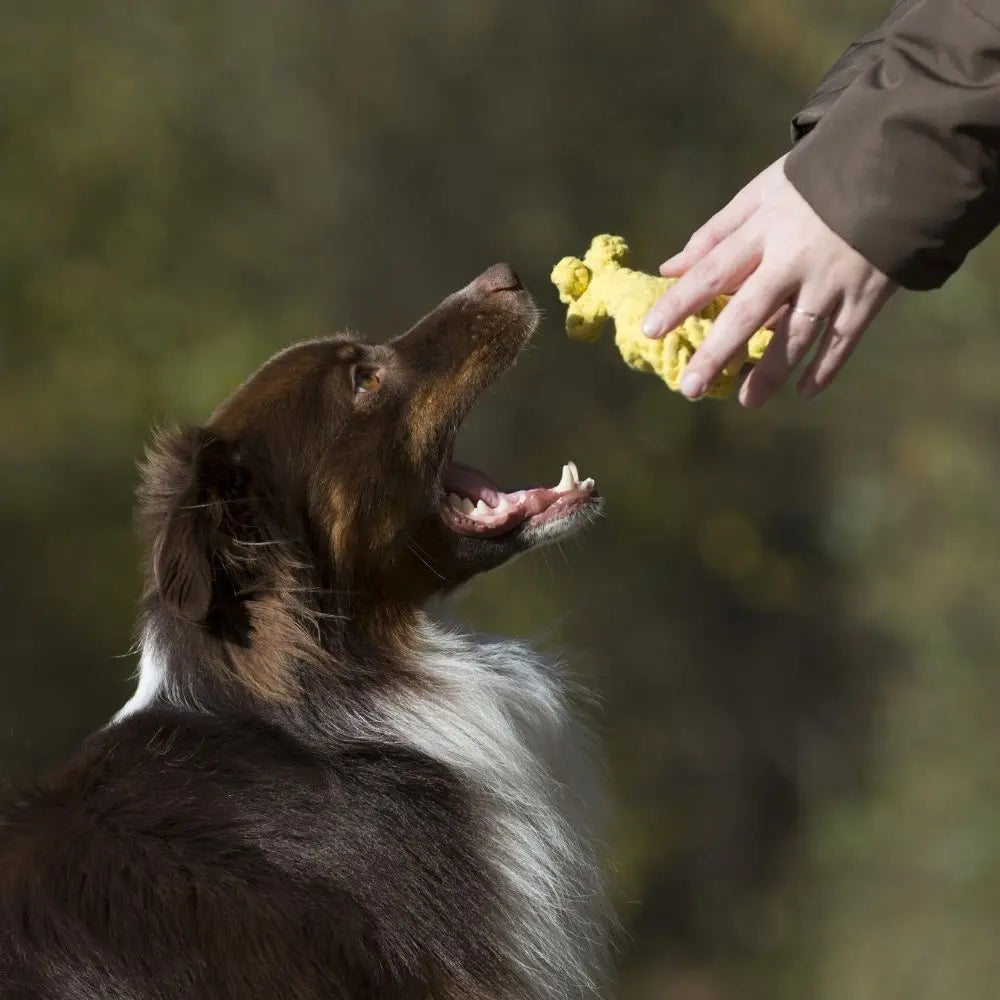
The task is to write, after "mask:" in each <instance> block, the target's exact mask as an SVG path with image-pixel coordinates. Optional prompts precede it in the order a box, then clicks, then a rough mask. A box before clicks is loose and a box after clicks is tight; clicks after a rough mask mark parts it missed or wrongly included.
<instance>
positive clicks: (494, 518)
mask: <svg viewBox="0 0 1000 1000" xmlns="http://www.w3.org/2000/svg"><path fill="white" fill-rule="evenodd" d="M441 485H442V486H443V487H444V493H445V495H444V497H443V498H442V501H441V516H442V517H443V518H444V521H445V523H446V524H447V525H448V526H449V527H450V528H451V529H452V530H453V531H456V532H458V533H459V534H462V535H501V534H505V533H507V532H509V531H513V530H514V529H515V528H517V527H518V526H519V525H522V524H524V523H525V522H526V521H530V522H531V523H532V524H535V525H540V524H543V523H547V522H549V521H556V520H559V519H561V518H563V517H566V516H568V515H569V514H572V513H574V512H575V511H576V510H577V509H578V508H580V507H582V506H584V505H586V504H588V503H589V502H590V501H591V500H595V499H596V497H597V490H596V488H595V486H594V480H593V479H584V480H583V481H581V480H580V475H579V473H578V471H577V468H576V465H575V464H574V463H573V462H567V463H566V465H564V466H563V470H562V478H561V479H560V480H559V482H558V483H557V484H556V485H555V486H552V487H544V486H543V487H537V488H535V489H524V490H514V491H512V492H510V493H506V492H504V491H503V490H501V489H500V487H499V486H497V485H496V483H494V482H493V481H492V480H491V479H490V478H489V477H488V476H487V475H486V474H485V473H483V472H480V471H479V470H478V469H474V468H472V467H471V466H469V465H463V464H461V463H459V462H450V463H449V464H448V465H446V466H445V469H444V472H443V474H442V477H441Z"/></svg>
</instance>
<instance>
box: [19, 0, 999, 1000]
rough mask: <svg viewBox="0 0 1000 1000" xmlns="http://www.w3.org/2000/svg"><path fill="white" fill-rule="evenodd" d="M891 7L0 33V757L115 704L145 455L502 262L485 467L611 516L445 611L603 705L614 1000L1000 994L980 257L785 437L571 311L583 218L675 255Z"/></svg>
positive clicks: (892, 321) (364, 17)
mask: <svg viewBox="0 0 1000 1000" xmlns="http://www.w3.org/2000/svg"><path fill="white" fill-rule="evenodd" d="M887 6H888V4H887V3H886V4H882V3H880V2H876V0H851V2H845V3H840V4H837V5H834V4H832V3H831V4H826V5H820V6H819V7H817V5H815V4H811V3H807V2H806V0H744V2H743V3H740V4H731V3H724V2H722V0H710V2H708V3H704V4H684V5H680V4H665V3H652V2H649V0H618V2H617V3H615V4H601V3H597V2H581V3H577V4H574V5H572V7H570V6H568V5H564V4H534V3H530V2H528V0H508V2H506V3H502V4H501V3H498V2H495V0H481V2H477V3H467V2H463V0H430V2H428V3H424V4H419V5H417V4H408V3H404V2H402V0H384V2H372V3H367V4H362V3H358V2H338V3H328V2H324V3H321V2H319V0H284V2H282V3H277V2H271V0H267V2H263V3H259V4H252V5H251V4H245V3H238V2H236V0H215V2H213V3H208V4H203V3H194V2H190V0H167V2H163V3H159V4H143V3H129V2H125V0H49V2H48V3H44V4H28V3H26V2H23V0H11V2H7V3H5V4H3V5H0V195H2V196H0V474H2V481H3V484H4V489H3V490H2V491H0V548H2V552H3V572H2V574H0V616H2V619H3V620H2V627H0V664H2V669H3V675H2V676H3V685H4V686H3V691H4V697H3V699H2V702H0V771H2V773H3V774H4V775H5V776H6V777H7V778H9V779H25V778H30V777H32V776H34V775H36V774H38V773H40V772H41V771H42V770H43V769H44V768H45V767H48V766H50V765H52V764H53V763H55V762H56V761H58V760H59V759H60V758H61V757H62V756H63V755H65V754H66V753H67V752H69V750H70V749H71V748H72V746H73V745H74V744H75V742H76V741H77V740H79V739H80V738H81V737H82V736H83V735H84V734H85V733H87V732H88V731H90V730H92V729H94V728H95V727H97V726H99V725H101V724H102V723H103V721H104V720H106V719H107V718H108V716H109V715H110V714H111V713H112V712H113V711H114V710H115V709H116V708H117V707H118V706H119V705H120V704H121V703H122V702H123V701H124V700H125V698H126V697H127V695H128V693H129V690H130V687H131V681H130V680H129V674H130V672H131V670H132V669H133V668H134V658H133V657H131V656H129V655H128V653H129V649H130V646H131V639H130V626H131V618H132V613H133V608H134V605H135V601H136V597H137V591H138V573H137V570H136V566H137V561H138V553H137V551H136V546H135V543H134V541H133V539H132V534H131V526H130V506H131V490H132V485H133V480H134V467H133V466H134V461H135V459H136V458H137V457H138V456H139V455H140V454H141V450H142V445H143V442H144V440H145V439H146V438H147V437H148V434H149V429H150V426H151V425H152V424H154V423H156V422H168V421H197V420H199V419H201V418H203V417H205V416H206V415H207V413H208V412H209V411H210V410H211V408H212V406H213V405H214V404H215V403H216V402H217V401H218V400H220V399H221V398H222V397H223V396H224V395H226V394H227V393H228V392H229V391H230V390H231V389H232V388H233V387H234V386H235V385H236V384H237V383H238V382H239V381H240V380H241V379H242V378H243V377H244V376H245V375H246V374H247V373H248V372H249V371H250V370H251V369H252V368H253V367H254V366H255V365H256V364H258V363H259V362H260V361H262V360H263V359H264V358H266V357H267V356H268V355H269V354H270V353H271V352H273V351H274V350H276V349H277V348H279V347H281V346H283V345H285V344H287V343H289V342H291V341H294V340H296V339H300V338H305V337H310V336H314V335H318V334H322V333H325V332H328V331H332V330H335V329H339V328H344V327H348V328H351V329H356V330H361V331H363V332H364V333H365V334H366V335H368V336H370V337H371V338H374V339H377V338H382V337H385V336H388V335H390V334H394V333H397V332H399V331H401V330H403V329H405V328H406V327H407V326H408V325H409V324H410V323H411V322H412V321H413V320H414V319H415V318H417V316H419V315H420V314H421V313H422V312H424V311H426V310H427V309H429V308H430V307H431V306H432V305H434V304H435V303H436V302H437V301H438V300H439V299H440V298H441V297H442V296H443V295H445V294H447V293H448V292H450V291H452V290H453V289H454V288H456V287H458V286H459V285H461V284H464V283H465V282H466V281H467V280H469V279H470V278H471V277H473V276H474V275H475V274H477V273H478V272H479V271H481V270H482V269H483V268H485V267H486V266H488V265H489V264H490V263H492V262H494V261H495V260H498V259H508V260H510V261H512V262H513V263H514V264H515V265H516V266H517V267H518V269H519V270H520V272H521V274H522V277H524V279H525V280H526V283H527V284H528V285H529V287H531V288H532V289H533V290H534V291H535V292H536V294H537V297H538V298H539V300H540V302H541V303H542V304H543V305H544V306H545V307H546V309H547V310H548V313H549V316H548V318H547V319H546V321H545V322H544V324H543V327H542V330H541V332H540V334H539V336H538V338H537V339H536V341H535V346H534V349H533V350H532V351H530V352H529V353H527V354H526V356H525V357H524V359H523V360H522V363H521V364H520V365H519V367H518V368H517V370H516V371H515V372H514V373H513V374H512V375H511V376H509V377H508V378H507V379H506V380H505V381H504V382H503V383H502V384H500V385H499V386H498V387H497V388H496V389H495V390H494V391H493V392H492V393H491V395H490V397H489V399H488V400H487V401H486V402H485V403H484V404H483V405H482V407H481V408H480V409H479V410H478V411H477V412H476V413H474V414H473V416H472V418H471V419H470V421H469V423H468V425H467V427H466V429H465V431H464V432H463V437H462V440H461V442H460V448H459V452H460V454H461V455H464V456H466V457H468V458H470V459H471V460H473V461H475V462H481V463H482V464H485V465H487V466H488V467H489V468H490V469H491V470H492V471H495V472H496V473H497V475H498V477H499V478H500V479H501V480H502V481H503V482H505V483H508V484H511V485H514V484H522V483H524V482H538V481H543V482H544V481H549V480H552V481H554V477H555V476H556V475H557V473H558V469H559V467H560V465H561V463H562V462H563V461H564V460H565V459H566V458H567V457H573V458H575V459H576V460H577V462H578V463H579V465H580V468H581V472H582V474H583V475H594V476H596V477H597V480H598V484H599V486H600V487H601V490H602V492H603V493H604V494H605V495H606V497H607V514H608V516H607V518H606V519H605V520H604V521H603V522H602V523H601V525H600V526H599V527H598V528H597V529H596V530H594V531H592V532H591V534H590V535H588V536H586V537H584V538H582V539H580V540H579V541H578V542H574V543H573V544H571V545H568V546H565V547H564V548H563V549H562V550H552V551H549V552H547V553H545V554H544V555H539V556H536V557H534V558H533V559H530V560H522V561H520V562H518V563H517V564H515V565H513V566H511V567H510V568H508V569H506V570H504V571H502V572H500V573H497V574H494V575H492V576H491V577H488V578H486V579H483V580H482V581H480V582H479V583H478V584H476V585H475V586H473V587H472V588H470V589H469V590H468V592H467V594H466V595H464V596H463V597H462V598H461V599H460V601H459V604H458V608H457V609H456V610H457V613H458V614H459V615H460V616H461V617H462V618H464V619H465V620H467V621H469V622H471V623H472V624H473V625H475V626H476V627H479V628H482V629H486V630H495V631H497V632H502V633H510V634H520V635H527V636H533V637H536V638H537V640H538V641H539V642H540V643H542V644H543V645H545V646H546V647H548V648H551V649H552V650H553V651H554V652H561V653H563V654H565V655H566V656H567V658H568V659H570V660H571V661H572V662H573V663H574V664H575V665H576V667H577V669H578V670H579V671H580V672H581V673H582V674H583V675H584V676H585V677H586V678H587V679H588V680H589V682H590V683H591V685H592V686H593V687H594V689H595V690H596V691H597V692H598V693H599V694H600V696H601V699H602V701H603V709H602V711H601V712H600V713H599V714H598V726H599V729H600V731H601V733H602V736H603V739H604V743H605V747H606V756H607V760H608V776H609V784H610V786H611V789H612V809H611V812H612V816H613V822H612V827H611V830H610V832H609V835H608V849H609V853H610V854H611V856H612V857H613V859H614V877H615V880H616V887H617V893H618V896H619V899H620V901H621V912H622V916H623V920H624V923H625V927H626V930H627V932H628V933H627V935H626V938H625V941H624V942H623V946H622V960H621V966H622V977H621V978H622V995H623V996H624V997H625V998H626V1000H652V998H660V997H671V998H680V1000H729V998H736V997H740V998H762V1000H763V998H768V1000H786V998H787V1000H801V998H802V997H809V998H815V1000H827V998H829V1000H833V998H837V1000H842V998H845V997H847V998H851V1000H869V998H871V1000H875V998H878V1000H893V998H906V1000H932V998H933V1000H937V998H942V1000H944V998H952V997H956V996H961V997H987V996H993V995H995V994H996V986H995V983H996V981H997V979H998V974H1000V959H998V958H997V957H996V955H997V952H996V949H995V947H994V945H993V941H992V936H993V929H994V927H995V926H996V925H997V922H998V920H1000V874H998V873H1000V866H998V862H1000V857H998V855H1000V836H998V833H1000V815H998V813H1000V806H998V805H997V803H998V801H1000V797H998V792H1000V788H998V787H997V786H998V781H1000V757H998V739H997V737H996V734H995V729H996V725H995V706H996V704H997V698H998V695H1000V681H998V674H997V672H996V671H995V669H994V660H995V658H996V653H997V650H998V648H1000V634H998V633H1000V585H998V584H1000V579H998V576H1000V574H998V570H997V567H996V557H995V547H996V542H997V539H998V534H1000V528H998V526H997V517H996V496H997V486H998V479H1000V477H998V471H1000V470H998V458H997V447H996V427H997V424H998V417H1000V402H998V398H997V393H996V391H995V383H996V380H997V376H998V374H1000V341H998V338H997V336H996V329H997V315H998V313H1000V290H998V286H997V283H996V281H995V275H996V273H997V268H998V266H1000V248H998V245H997V243H996V241H992V242H989V243H988V244H987V245H986V246H984V247H983V248H981V249H980V250H979V251H978V252H977V253H976V254H975V255H974V258H973V260H972V261H971V262H970V264H969V265H968V266H967V267H966V268H965V269H964V270H963V271H962V272H961V273H960V274H959V275H958V276H956V277H955V278H954V279H953V280H952V281H951V282H950V283H949V285H948V286H947V287H946V288H945V289H944V290H943V291H941V292H938V293H935V294H933V295H921V296H909V297H903V296H901V297H899V299H897V301H896V302H895V303H894V304H893V305H892V306H891V308H890V309H889V310H888V311H887V312H886V313H885V314H884V316H883V317H882V318H881V319H880V320H879V321H878V323H877V325H876V327H875V329H874V330H873V331H872V332H871V334H870V335H869V337H868V339H867V340H866V342H865V343H864V345H863V346H862V348H861V350H860V351H859V353H858V355H857V356H856V357H855V359H853V360H852V362H851V363H850V365H849V367H848V369H847V370H846V372H845V374H844V375H843V376H842V377H841V380H840V382H839V383H838V384H837V386H836V387H835V388H834V389H833V390H831V391H830V392H829V393H827V394H825V395H824V396H821V397H820V399H819V400H818V401H816V402H815V403H812V404H809V405H808V406H807V405H804V404H801V403H799V402H798V401H796V400H795V399H794V397H793V396H792V394H791V393H785V394H784V396H783V397H782V398H780V399H779V400H778V401H776V402H774V403H772V404H770V405H769V406H768V407H767V408H765V409H764V410H763V411H760V412H746V411H743V410H741V409H740V408H739V407H738V406H736V405H735V404H734V403H729V404H724V405H721V404H714V403H704V404H699V405H691V404H688V403H685V402H684V401H682V400H681V399H679V398H678V397H676V396H673V395H671V394H669V393H667V392H666V391H665V390H664V389H663V388H662V387H661V386H660V384H659V383H658V382H656V381H655V380H654V379H651V378H647V377H642V376H638V375H635V374H633V373H630V372H628V371H626V370H625V369H624V368H623V367H622V366H621V364H620V363H619V361H618V360H617V356H616V354H615V353H614V351H613V349H612V348H611V347H610V345H609V344H602V345H600V346H597V347H591V348H584V347H581V346H580V345H577V344H572V343H569V342H567V341H566V340H565V339H564V338H563V336H562V334H561V332H560V309H559V306H558V303H557V301H556V299H555V296H554V294H553V291H552V289H551V288H550V287H549V285H548V282H547V275H548V270H549V268H550V266H551V264H552V263H553V262H554V261H555V260H557V259H558V258H559V257H561V256H562V255H564V254H566V253H580V252H581V251H582V250H583V249H584V248H585V246H586V244H587V241H588V240H589V238H590V237H591V236H592V235H593V234H594V233H597V232H621V233H623V234H625V235H626V236H627V237H628V239H629V242H630V243H631V244H632V247H633V251H634V255H635V259H636V261H637V263H638V265H640V266H645V267H646V268H648V269H652V268H653V267H655V265H656V263H657V262H658V261H659V260H660V259H662V258H663V257H665V256H667V255H668V253H669V252H671V251H672V250H674V249H676V248H677V247H678V246H679V245H680V244H681V243H682V242H683V240H684V239H685V238H686V236H687V234H688V233H689V232H690V231H691V230H692V229H693V228H694V227H695V226H697V225H698V224H700V223H701V222H702V221H703V220H704V219H705V218H706V217H707V216H708V215H709V214H710V213H711V212H712V211H714V210H715V209H716V208H718V207H719V206H720V204H722V203H723V202H724V201H725V200H726V199H727V198H728V197H729V196H730V195H731V194H732V193H734V192H735V191H736V190H737V188H738V187H739V186H741V184H742V183H743V182H744V181H745V180H746V179H748V178H749V177H750V176H752V175H753V174H754V173H756V172H757V170H759V169H760V168H762V167H763V166H764V165H765V164H766V163H768V162H770V160H771V159H773V157H774V156H776V155H777V154H778V153H779V152H780V151H781V150H782V148H783V146H784V143H785V138H786V134H787V125H786V123H787V119H788V118H789V116H790V114H791V113H792V112H793V111H794V110H795V108H796V106H797V103H799V102H801V101H802V100H804V98H805V96H806V94H807V93H808V92H809V90H810V88H811V87H812V86H813V85H814V84H815V83H816V82H817V81H818V79H819V77H820V75H821V74H822V72H823V70H824V69H825V67H826V66H827V65H828V64H829V63H830V62H831V61H832V60H833V59H834V58H835V57H836V55H837V54H838V53H839V51H840V50H841V49H842V48H843V47H844V46H846V44H847V43H848V42H849V41H850V40H851V39H852V38H853V37H855V36H856V35H857V34H859V33H860V32H861V31H862V30H864V29H866V28H868V27H869V26H871V25H873V24H874V23H876V22H877V21H878V20H880V18H881V17H882V16H883V14H884V13H885V7H887Z"/></svg>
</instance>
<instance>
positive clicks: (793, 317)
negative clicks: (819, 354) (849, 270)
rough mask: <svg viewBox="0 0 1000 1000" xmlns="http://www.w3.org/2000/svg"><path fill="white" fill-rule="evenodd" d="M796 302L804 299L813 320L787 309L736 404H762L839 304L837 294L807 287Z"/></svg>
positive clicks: (826, 325)
mask: <svg viewBox="0 0 1000 1000" xmlns="http://www.w3.org/2000/svg"><path fill="white" fill-rule="evenodd" d="M797 298H798V301H799V302H808V303H809V305H810V309H814V310H815V315H817V316H821V317H823V319H822V320H820V321H817V320H813V319H811V318H810V317H809V316H807V315H804V314H803V313H800V312H795V310H794V309H792V308H789V309H788V310H786V311H785V313H784V314H783V315H782V317H781V319H780V320H779V321H778V323H777V324H776V325H775V326H774V327H773V329H774V336H773V337H772V338H771V343H770V344H768V346H767V350H766V351H765V352H764V357H763V358H761V360H760V361H758V362H757V364H756V365H755V366H754V369H753V371H752V372H751V373H750V374H749V375H748V376H747V379H746V381H745V382H744V383H743V385H742V387H741V388H740V403H742V404H743V406H747V407H757V406H763V405H764V403H766V402H767V401H768V400H769V399H770V398H771V397H772V396H773V395H774V394H775V393H776V392H777V391H778V390H779V389H780V388H781V387H782V386H783V385H784V384H785V382H787V381H788V377H789V375H791V373H792V372H793V371H795V369H796V368H798V366H799V365H800V364H801V362H802V361H803V360H804V359H805V357H806V355H807V354H808V353H809V350H810V348H811V347H812V346H813V344H815V343H816V341H817V340H819V339H820V337H821V336H822V334H823V333H824V332H825V331H828V330H829V329H830V328H831V327H832V326H833V324H834V322H835V320H836V311H837V307H838V305H839V303H840V297H839V295H837V294H835V293H834V294H831V293H829V292H828V293H826V294H825V295H820V294H818V293H816V292H815V291H810V290H809V288H808V286H807V288H806V289H804V290H802V291H800V292H799V293H798V295H797Z"/></svg>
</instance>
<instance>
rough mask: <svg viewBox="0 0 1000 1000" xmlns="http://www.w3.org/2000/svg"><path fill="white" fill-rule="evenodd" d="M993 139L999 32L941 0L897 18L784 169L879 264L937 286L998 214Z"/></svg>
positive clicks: (911, 281) (895, 274)
mask: <svg viewBox="0 0 1000 1000" xmlns="http://www.w3.org/2000/svg"><path fill="white" fill-rule="evenodd" d="M973 2H974V3H979V4H980V5H981V3H982V0H973ZM998 146H1000V45H998V43H997V32H996V30H995V29H993V30H991V29H990V26H989V25H988V24H986V23H984V21H983V15H982V13H981V12H980V11H977V10H975V9H972V5H967V4H964V3H962V2H961V0H942V2H940V3H924V4H917V5H916V6H915V7H913V8H912V9H911V10H910V12H909V13H908V14H907V15H906V16H905V17H904V18H902V19H901V20H900V21H899V22H898V24H897V25H896V29H895V30H894V31H893V32H892V33H891V35H890V36H889V37H887V38H886V39H885V41H884V42H883V44H882V46H881V54H880V57H879V58H878V59H877V60H876V61H875V62H874V63H873V64H872V65H870V66H869V67H868V68H867V69H865V70H864V71H863V72H861V73H860V74H859V75H858V76H857V77H856V78H855V79H854V81H853V82H852V83H850V84H849V85H848V86H847V87H846V88H845V89H844V90H843V92H842V93H841V94H840V96H839V97H838V98H837V99H836V100H835V102H834V103H833V104H832V105H831V106H830V107H829V109H828V110H827V111H826V114H825V115H823V117H822V119H821V120H820V121H819V123H818V124H817V125H816V126H815V128H814V129H813V130H812V132H811V134H810V136H809V140H808V142H804V143H800V144H799V145H798V146H796V147H795V148H794V149H793V150H792V152H791V153H790V154H789V155H788V157H787V158H786V160H785V174H786V176H787V177H788V179H789V180H790V181H791V183H792V184H793V185H794V186H795V187H796V189H797V190H798V191H799V193H800V194H801V195H802V196H803V197H804V198H805V199H806V201H807V202H809V204H810V205H811V206H812V208H813V210H814V211H815V212H816V213H817V214H818V215H819V217H820V218H821V219H822V220H823V221H824V222H825V223H826V224H827V225H828V226H829V227H830V228H831V229H833V231H834V232H836V233H837V234H838V235H840V236H841V237H842V238H843V239H844V240H846V241H847V242H848V243H850V244H851V246H853V247H854V248H855V249H856V250H858V251H859V252H860V253H861V254H862V255H863V256H864V257H866V258H867V259H868V260H869V261H870V262H871V263H872V264H874V265H875V266H876V267H878V268H879V269H880V270H881V271H883V272H884V273H885V274H887V275H889V276H890V277H891V278H893V279H894V280H895V281H897V282H898V283H899V284H901V285H903V286H904V287H906V288H911V289H929V288H937V287H938V286H940V285H941V284H943V283H944V281H945V280H946V279H947V278H948V277H949V276H950V275H951V274H952V273H953V272H954V271H955V270H956V269H957V268H958V267H959V265H960V264H961V263H962V261H963V260H964V259H965V256H966V254H967V253H968V252H969V251H970V250H971V249H972V248H973V247H974V246H975V245H976V244H977V243H979V242H980V241H981V240H982V239H984V238H985V237H986V236H987V235H988V234H989V232H990V231H991V230H992V229H993V228H995V226H996V225H997V224H998V222H1000V188H998V186H997V183H998V174H1000V168H998V160H1000V155H998Z"/></svg>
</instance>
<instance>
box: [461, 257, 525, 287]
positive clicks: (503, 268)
mask: <svg viewBox="0 0 1000 1000" xmlns="http://www.w3.org/2000/svg"><path fill="white" fill-rule="evenodd" d="M472 284H473V287H474V288H475V289H476V291H478V292H480V293H481V294H483V295H492V294H493V293H494V292H516V291H518V290H519V289H521V288H523V287H524V286H523V285H522V284H521V279H520V278H519V277H518V276H517V274H516V273H515V271H514V268H512V267H511V266H510V264H494V265H493V266H492V267H491V268H489V269H488V270H486V271H483V273H482V274H481V275H479V277H478V278H476V280H475V281H474V282H473V283H472Z"/></svg>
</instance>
